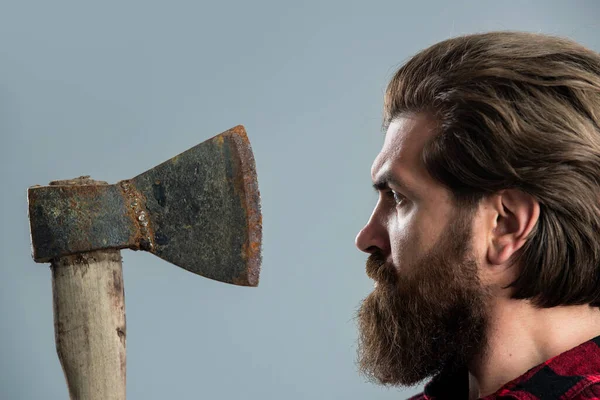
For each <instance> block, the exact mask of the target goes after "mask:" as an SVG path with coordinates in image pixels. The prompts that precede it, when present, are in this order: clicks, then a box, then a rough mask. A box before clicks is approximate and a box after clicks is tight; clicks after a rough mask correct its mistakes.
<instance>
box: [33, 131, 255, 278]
mask: <svg viewBox="0 0 600 400" xmlns="http://www.w3.org/2000/svg"><path fill="white" fill-rule="evenodd" d="M61 183H64V182H53V183H51V184H50V186H34V187H31V188H29V190H28V200H29V222H30V227H31V242H32V249H33V258H34V260H35V261H37V262H47V261H49V260H51V259H53V258H57V257H62V256H66V255H69V254H75V253H82V252H88V251H93V250H101V249H121V248H130V249H134V250H146V251H149V252H151V253H153V254H156V255H157V256H159V257H160V258H162V259H164V260H166V261H169V262H171V263H173V264H175V265H178V266H180V267H182V268H184V269H187V270H188V271H191V272H194V273H196V274H199V275H202V276H205V277H207V278H211V279H215V280H218V281H221V282H226V283H231V284H235V285H242V286H257V285H258V280H259V273H260V263H261V242H262V215H261V209H260V194H259V190H258V182H257V177H256V166H255V163H254V156H253V153H252V149H251V147H250V142H249V141H248V137H247V136H246V132H245V130H244V127H243V126H241V125H240V126H236V127H235V128H232V129H230V130H228V131H226V132H223V133H221V134H219V135H217V136H215V137H213V138H212V139H209V140H207V141H205V142H203V143H201V144H199V145H197V146H195V147H193V148H191V149H189V150H187V151H186V152H184V153H181V154H180V155H178V156H176V157H173V158H172V159H170V160H168V161H166V162H164V163H162V164H160V165H158V166H156V167H154V168H152V169H150V170H148V171H146V172H144V173H142V174H140V175H138V176H136V177H135V178H133V179H129V180H124V181H120V182H118V183H116V184H113V185H108V184H90V185H85V184H84V185H77V186H70V185H65V184H61Z"/></svg>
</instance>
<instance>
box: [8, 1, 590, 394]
mask: <svg viewBox="0 0 600 400" xmlns="http://www.w3.org/2000/svg"><path fill="white" fill-rule="evenodd" d="M599 18H600V2H598V1H595V0H588V1H525V0H520V1H512V2H511V1H441V0H440V1H410V2H407V1H399V0H395V1H372V2H368V1H322V2H318V1H313V2H303V1H293V2H291V1H262V0H260V1H258V0H257V1H214V2H207V1H205V2H203V1H187V2H186V1H162V2H156V1H141V0H131V1H113V0H105V1H95V2H90V1H65V0H53V1H26V0H21V1H16V0H15V1H10V2H9V1H0V135H1V141H0V155H1V162H2V164H1V170H2V171H1V181H0V182H1V184H2V186H1V190H2V197H1V199H2V200H1V201H2V204H1V207H0V216H1V220H0V222H1V224H0V226H1V231H0V232H1V237H0V239H1V240H0V254H1V257H2V259H1V261H2V263H1V265H0V299H1V300H0V322H1V334H0V339H1V340H0V399H3V400H4V399H8V400H10V399H66V398H67V397H68V395H67V389H66V385H65V381H64V377H63V373H62V370H61V366H60V363H59V361H58V358H57V355H56V350H55V345H54V331H53V316H52V293H51V276H50V270H49V268H48V265H45V264H36V263H34V262H33V260H32V259H31V251H30V241H29V227H28V220H27V201H26V189H27V187H29V186H32V185H34V184H47V183H48V182H49V181H51V180H56V179H68V178H73V177H76V176H79V175H91V176H92V177H93V178H95V179H100V180H106V181H109V182H111V183H114V182H117V181H119V180H121V179H126V178H131V177H133V176H135V175H137V174H138V173H141V172H143V171H145V170H146V169H148V168H151V167H153V166H154V165H156V164H158V163H160V162H162V161H164V160H166V159H168V158H170V157H172V156H175V155H176V154H178V153H180V152H182V151H184V150H187V149H188V148H189V147H192V146H194V145H196V144H198V143H200V142H202V141H204V140H206V139H208V138H210V137H212V136H214V135H216V134H218V133H220V132H222V131H224V130H226V129H228V128H231V127H233V126H235V125H237V124H243V125H245V127H246V129H247V132H248V135H249V138H250V141H251V144H252V147H253V150H254V155H255V158H256V163H257V171H258V178H259V186H260V191H261V194H262V206H263V217H264V227H263V231H264V242H263V264H262V273H261V281H260V285H259V287H258V288H243V287H236V286H230V285H227V284H223V283H218V282H215V281H211V280H208V279H205V278H202V277H200V276H197V275H193V274H191V273H189V272H187V271H184V270H181V269H179V268H178V267H175V266H173V265H170V264H168V263H166V262H164V261H162V260H160V259H159V258H157V257H154V256H153V255H151V254H147V253H142V252H133V251H129V250H126V251H123V259H124V280H125V293H126V296H125V297H126V315H127V353H128V354H127V361H128V363H127V392H128V398H129V399H131V400H135V399H145V400H146V399H147V400H150V399H200V398H202V399H290V400H293V399H367V398H368V399H402V398H406V397H408V396H409V395H411V394H414V393H416V392H417V391H419V390H420V389H421V388H422V386H419V387H415V388H411V389H405V390H400V389H396V388H391V389H387V388H381V387H379V386H376V385H374V384H371V383H368V382H366V381H365V379H364V378H363V377H361V376H360V375H359V374H358V373H357V368H356V364H355V359H356V340H357V331H356V322H355V319H354V315H355V312H356V310H357V308H358V306H359V304H360V302H361V300H362V299H363V298H364V297H365V296H366V295H367V294H368V293H369V292H370V291H371V289H372V282H371V281H370V280H369V279H368V278H367V277H366V275H365V272H364V261H365V260H366V256H365V255H364V254H361V253H360V252H359V251H358V250H357V249H356V248H355V247H354V238H355V235H356V233H357V232H358V230H359V229H360V228H361V227H362V225H363V224H364V223H365V222H366V220H367V219H368V217H369V215H370V212H371V210H372V207H373V206H374V204H375V201H376V194H375V193H374V192H373V190H372V189H371V187H370V186H371V181H370V171H369V170H370V166H371V162H372V160H373V159H374V157H375V156H376V154H377V152H378V151H379V149H380V146H381V144H382V142H383V135H382V133H381V131H380V126H381V114H382V113H381V109H382V95H383V92H384V89H385V86H386V84H387V81H388V80H389V79H390V78H391V76H392V74H393V72H394V71H395V69H396V68H397V67H398V66H399V65H400V64H401V63H402V62H403V61H405V60H406V59H407V58H408V57H409V56H411V55H412V54H414V53H415V52H416V51H418V50H420V49H422V48H424V47H427V46H428V45H431V44H433V43H435V42H437V41H440V40H443V39H446V38H448V37H451V36H455V35H459V34H465V33H474V32H481V31H488V30H505V29H518V30H526V31H533V32H544V33H551V34H558V35H563V36H569V37H571V38H574V39H576V40H578V41H580V42H581V43H583V44H585V45H587V46H589V47H591V48H593V49H595V50H599V49H600V24H599V22H598V21H599Z"/></svg>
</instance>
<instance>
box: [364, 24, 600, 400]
mask: <svg viewBox="0 0 600 400" xmlns="http://www.w3.org/2000/svg"><path fill="white" fill-rule="evenodd" d="M384 126H385V130H386V134H385V142H384V145H383V148H382V150H381V152H380V153H379V155H378V156H377V157H376V159H375V161H374V163H373V166H372V170H371V172H372V178H373V182H374V187H375V189H376V190H377V191H378V193H379V199H378V202H377V204H376V206H375V209H374V211H373V213H372V215H371V218H370V219H369V221H368V223H367V224H366V226H365V227H364V228H363V229H362V230H361V231H360V233H359V234H358V236H357V238H356V245H357V247H358V248H359V249H360V250H362V251H364V252H366V253H368V254H369V257H368V260H367V274H368V276H369V277H370V278H372V279H373V280H374V281H375V289H374V290H373V292H372V293H371V294H370V295H369V296H368V297H367V298H366V299H365V300H364V302H363V303H362V305H361V308H360V310H359V312H358V325H359V331H360V335H359V350H358V353H359V366H360V368H361V371H362V372H363V373H364V374H366V376H368V377H369V378H371V379H372V380H374V381H376V382H378V383H381V384H384V385H394V386H397V385H399V386H411V385H416V384H418V383H420V382H422V381H424V380H425V379H429V378H432V379H430V381H429V382H428V383H427V385H426V386H425V391H424V393H422V394H420V395H418V396H415V397H414V398H415V399H436V400H437V399H478V398H485V399H486V400H487V399H500V398H502V399H505V398H512V399H596V398H600V347H599V345H600V310H599V307H600V55H599V54H598V53H596V52H594V51H591V50H589V49H587V48H585V47H584V46H582V45H580V44H577V43H575V42H573V41H571V40H567V39H564V38H558V37H552V36H547V35H540V34H531V33H522V32H490V33H484V34H476V35H467V36H462V37H457V38H452V39H449V40H446V41H443V42H440V43H437V44H435V45H433V46H431V47H429V48H427V49H425V50H423V51H421V52H420V53H418V54H417V55H416V56H414V57H413V58H411V59H410V60H409V61H408V62H407V63H406V64H404V65H403V66H402V67H401V68H400V69H399V70H398V71H397V73H396V74H395V76H394V77H393V79H392V80H391V82H390V83H389V85H388V88H387V90H386V94H385V100H384Z"/></svg>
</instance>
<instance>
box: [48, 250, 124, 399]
mask: <svg viewBox="0 0 600 400" xmlns="http://www.w3.org/2000/svg"><path fill="white" fill-rule="evenodd" d="M51 268H52V291H53V304H54V331H55V335H56V350H57V352H58V358H59V359H60V362H61V365H62V368H63V371H64V373H65V378H66V380H67V385H68V387H69V394H70V397H71V399H72V400H124V399H125V360H126V359H125V298H124V291H123V268H122V263H121V253H120V252H119V250H104V251H95V252H89V253H81V254H76V255H72V256H66V257H61V258H60V259H56V260H53V261H52V266H51Z"/></svg>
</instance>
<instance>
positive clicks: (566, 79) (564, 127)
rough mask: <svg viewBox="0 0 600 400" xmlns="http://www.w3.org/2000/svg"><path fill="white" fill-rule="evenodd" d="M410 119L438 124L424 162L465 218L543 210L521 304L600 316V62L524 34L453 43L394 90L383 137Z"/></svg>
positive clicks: (525, 250)
mask: <svg viewBox="0 0 600 400" xmlns="http://www.w3.org/2000/svg"><path fill="white" fill-rule="evenodd" d="M410 113H426V114H427V115H430V116H432V117H433V118H434V119H435V121H436V122H437V127H438V132H437V134H436V135H435V136H434V137H433V138H432V139H431V140H430V141H429V142H428V143H427V144H426V146H425V148H424V150H423V153H422V155H421V156H422V161H423V163H424V164H425V167H426V169H427V171H428V172H429V173H430V175H431V176H432V177H433V178H434V179H436V180H437V181H439V182H440V183H441V184H443V185H444V186H446V187H447V188H448V189H449V190H450V191H451V192H452V194H453V197H454V201H455V204H456V206H457V207H463V208H466V209H469V210H472V211H474V210H475V209H476V207H477V205H478V204H479V202H480V201H481V200H482V199H483V198H484V197H486V196H489V195H491V194H494V193H497V192H498V191H500V190H503V189H509V188H513V189H518V190H521V191H522V192H524V193H527V194H528V195H530V196H532V197H533V198H534V199H536V200H537V201H538V202H539V205H540V216H539V219H538V221H537V223H536V225H535V227H534V229H533V230H532V231H531V232H530V234H529V235H528V237H527V240H526V242H525V244H524V245H523V247H522V248H521V249H519V251H517V252H515V254H514V255H513V257H512V259H511V262H512V263H513V264H514V265H518V266H519V267H520V271H519V275H518V277H517V278H516V279H515V280H514V281H513V282H512V283H511V284H510V285H509V286H508V287H512V288H513V293H512V297H513V298H515V299H530V300H531V302H532V303H533V304H534V305H536V306H538V307H554V306H559V305H577V304H590V305H591V306H594V307H600V199H599V194H600V54H598V53H596V52H594V51H592V50H589V49H587V48H585V47H584V46H582V45H580V44H578V43H576V42H574V41H571V40H569V39H565V38H560V37H554V36H548V35H541V34H533V33H524V32H489V33H482V34H474V35H466V36H461V37H456V38H452V39H448V40H445V41H442V42H440V43H437V44H435V45H433V46H431V47H429V48H427V49H425V50H423V51H421V52H419V53H418V54H416V55H415V56H414V57H412V58H411V59H410V60H409V61H408V62H406V63H405V64H404V65H403V66H402V67H400V69H399V70H398V71H397V72H396V74H395V75H394V77H393V78H392V80H391V82H390V83H389V85H388V87H387V90H386V94H385V100H384V125H389V123H390V122H391V121H392V120H393V119H394V118H396V117H399V116H401V115H402V114H410Z"/></svg>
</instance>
